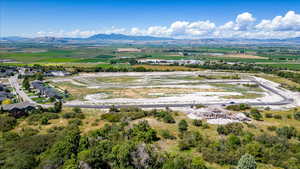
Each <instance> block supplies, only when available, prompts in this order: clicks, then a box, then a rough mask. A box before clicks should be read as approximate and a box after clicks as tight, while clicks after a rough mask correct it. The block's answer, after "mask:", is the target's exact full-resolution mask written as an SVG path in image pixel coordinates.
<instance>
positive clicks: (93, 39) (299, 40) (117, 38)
mask: <svg viewBox="0 0 300 169" xmlns="http://www.w3.org/2000/svg"><path fill="white" fill-rule="evenodd" d="M0 42H4V43H9V42H24V43H26V42H28V43H29V42H30V43H105V42H109V43H132V42H136V43H143V42H147V43H156V44H157V43H162V42H172V43H193V44H195V43H196V44H197V43H198V44H256V43H257V44H261V43H267V44H268V43H276V44H281V43H283V44H290V43H292V44H300V37H296V38H287V39H235V38H206V39H174V38H168V37H154V36H131V35H124V34H96V35H93V36H90V37H87V38H68V37H37V38H25V37H18V36H10V37H2V38H1V37H0Z"/></svg>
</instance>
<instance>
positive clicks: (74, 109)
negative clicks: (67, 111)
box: [73, 107, 82, 113]
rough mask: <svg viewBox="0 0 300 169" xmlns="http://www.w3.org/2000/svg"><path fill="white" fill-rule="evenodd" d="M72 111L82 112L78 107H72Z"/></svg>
mask: <svg viewBox="0 0 300 169" xmlns="http://www.w3.org/2000/svg"><path fill="white" fill-rule="evenodd" d="M73 112H74V113H82V111H81V108H80V107H74V108H73Z"/></svg>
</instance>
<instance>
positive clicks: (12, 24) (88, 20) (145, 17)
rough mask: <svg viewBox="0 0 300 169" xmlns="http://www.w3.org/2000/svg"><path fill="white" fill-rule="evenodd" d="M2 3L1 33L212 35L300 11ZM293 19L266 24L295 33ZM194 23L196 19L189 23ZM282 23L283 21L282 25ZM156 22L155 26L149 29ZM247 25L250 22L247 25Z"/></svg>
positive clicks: (171, 3)
mask: <svg viewBox="0 0 300 169" xmlns="http://www.w3.org/2000/svg"><path fill="white" fill-rule="evenodd" d="M0 7H1V8H0V10H1V11H0V12H1V16H0V17H1V18H0V19H1V20H0V22H1V25H0V26H1V27H0V28H1V30H0V33H1V34H0V36H13V35H18V36H39V35H40V36H42V35H43V36H44V35H49V36H51V35H52V36H88V35H90V34H95V33H125V34H137V35H144V34H146V35H149V34H150V35H156V36H175V37H189V36H193V37H209V36H216V35H212V34H218V32H219V31H220V30H219V27H220V26H222V25H224V24H226V23H228V22H230V21H232V22H234V23H233V24H234V25H231V27H232V29H231V30H230V31H231V32H232V33H235V32H237V31H239V34H241V33H242V31H244V33H249V32H250V33H251V32H253V31H258V30H257V29H256V28H255V29H253V28H254V27H255V25H258V24H259V23H260V22H261V21H262V20H263V19H265V20H270V21H272V19H274V17H276V16H282V17H284V16H285V15H286V14H287V13H288V12H289V11H293V12H294V13H295V15H291V16H290V18H288V19H289V20H293V18H296V19H297V18H298V15H299V13H300V1H299V0H298V1H297V0H284V1H283V0H264V1H263V2H262V1H258V0H251V1H250V0H249V1H245V0H244V1H242V0H231V1H230V0H210V1H208V0H207V1H203V0H180V1H179V0H111V1H109V0H56V1H55V0H51V1H50V0H0ZM244 13H248V14H250V15H251V17H252V18H253V19H254V20H251V19H249V15H245V17H246V18H247V17H248V22H249V23H243V24H244V25H242V26H241V23H236V20H237V16H238V15H241V14H244ZM295 16H296V17H295ZM296 19H295V21H293V22H295V23H292V24H294V25H292V28H291V23H290V21H289V23H288V24H289V26H285V27H284V29H281V28H278V25H277V23H273V25H274V26H273V27H272V28H267V29H268V31H269V32H270V31H272V32H274V31H281V32H283V31H284V33H283V34H284V35H283V36H291V35H292V34H293V33H292V32H290V33H287V31H293V32H296V34H297V35H298V32H299V30H300V23H298V20H296ZM246 20H247V19H246ZM207 21H209V22H207ZM176 22H182V23H177V27H176V29H177V30H174V29H173V28H171V27H172V24H174V23H176ZM184 22H185V23H184ZM186 22H188V24H187V23H186ZM199 22H200V23H199ZM243 22H244V21H243ZM250 22H251V23H250ZM282 22H284V21H282ZM299 22H300V21H299ZM192 23H198V24H196V26H193V24H192ZM203 24H204V28H203ZM212 24H213V25H212ZM245 24H246V25H245ZM279 24H281V23H279ZM284 24H286V23H283V24H281V25H284ZM297 24H299V25H297ZM194 25H195V24H194ZM295 25H296V27H295ZM154 26H156V27H158V28H155V29H154V28H153V29H151V30H149V28H150V27H154ZM178 26H179V27H178ZM207 26H208V27H207ZM250 26H252V27H253V28H251V29H250ZM191 27H193V28H191ZM265 27H267V26H265ZM265 27H264V31H265V32H266V28H265ZM298 27H299V30H298ZM178 28H179V29H182V30H179V29H178ZM132 29H134V30H132ZM203 29H205V30H203ZM208 29H209V30H208ZM245 29H247V30H245ZM286 29H291V30H286ZM216 31H218V32H216ZM222 31H223V30H222ZM227 31H228V30H227ZM234 31H235V32H234ZM223 34H225V33H223ZM269 34H270V33H269ZM275 34H276V33H275Z"/></svg>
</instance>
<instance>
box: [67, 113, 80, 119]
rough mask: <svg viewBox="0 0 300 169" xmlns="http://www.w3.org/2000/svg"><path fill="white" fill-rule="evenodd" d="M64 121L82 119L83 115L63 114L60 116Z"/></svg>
mask: <svg viewBox="0 0 300 169" xmlns="http://www.w3.org/2000/svg"><path fill="white" fill-rule="evenodd" d="M62 117H63V118H64V119H71V118H79V119H84V114H82V113H75V112H70V113H64V114H63V115H62Z"/></svg>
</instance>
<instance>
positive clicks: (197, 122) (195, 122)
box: [193, 119, 202, 127]
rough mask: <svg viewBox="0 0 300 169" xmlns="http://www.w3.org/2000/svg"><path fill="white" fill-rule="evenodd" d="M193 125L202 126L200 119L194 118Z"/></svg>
mask: <svg viewBox="0 0 300 169" xmlns="http://www.w3.org/2000/svg"><path fill="white" fill-rule="evenodd" d="M193 125H194V126H197V127H199V126H202V121H201V120H197V119H195V120H193Z"/></svg>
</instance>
